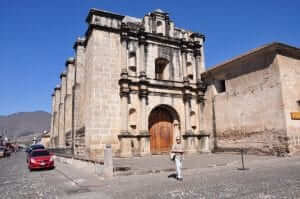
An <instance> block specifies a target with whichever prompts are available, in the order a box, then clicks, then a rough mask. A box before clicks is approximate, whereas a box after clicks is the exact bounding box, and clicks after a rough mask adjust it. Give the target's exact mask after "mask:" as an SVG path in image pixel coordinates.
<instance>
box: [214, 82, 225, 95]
mask: <svg viewBox="0 0 300 199" xmlns="http://www.w3.org/2000/svg"><path fill="white" fill-rule="evenodd" d="M215 87H216V90H217V92H218V93H223V92H225V91H226V84H225V80H215Z"/></svg>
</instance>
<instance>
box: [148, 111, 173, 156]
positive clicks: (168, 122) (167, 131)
mask: <svg viewBox="0 0 300 199" xmlns="http://www.w3.org/2000/svg"><path fill="white" fill-rule="evenodd" d="M172 122H173V120H172V117H171V116H170V114H169V113H168V111H167V110H164V109H157V110H155V111H154V112H153V113H151V115H150V118H149V126H150V129H149V130H150V135H151V138H150V147H151V152H152V153H154V154H155V153H163V152H168V151H170V149H171V147H172V144H173V143H172V141H173V125H172Z"/></svg>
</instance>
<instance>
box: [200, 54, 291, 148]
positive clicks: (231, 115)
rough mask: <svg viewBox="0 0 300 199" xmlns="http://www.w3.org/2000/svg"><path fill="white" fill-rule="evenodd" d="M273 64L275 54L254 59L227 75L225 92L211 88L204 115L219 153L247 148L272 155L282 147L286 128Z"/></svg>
mask: <svg viewBox="0 0 300 199" xmlns="http://www.w3.org/2000/svg"><path fill="white" fill-rule="evenodd" d="M273 60H274V55H273V54H266V55H264V56H250V57H249V58H248V59H247V61H243V62H239V63H235V64H236V66H235V65H232V66H231V67H230V70H227V71H226V73H227V79H226V80H225V91H224V92H219V93H218V84H217V83H218V82H217V81H215V82H214V84H213V85H211V86H209V88H208V94H207V97H206V98H207V99H208V100H207V101H206V108H205V109H206V110H205V111H204V112H205V113H204V115H205V117H207V119H206V127H209V128H208V131H211V133H212V135H213V137H214V140H213V143H212V145H213V146H214V147H215V149H221V150H222V149H224V150H225V149H239V148H240V147H247V148H250V149H253V150H254V151H256V152H262V153H270V154H272V153H276V150H277V148H278V147H280V146H281V144H282V143H281V138H283V137H285V136H286V124H285V119H284V118H285V115H284V107H283V101H282V93H281V83H280V76H279V68H278V66H277V64H276V63H275V62H273ZM213 93H215V94H213ZM209 118H212V120H211V121H209ZM210 125H211V126H210Z"/></svg>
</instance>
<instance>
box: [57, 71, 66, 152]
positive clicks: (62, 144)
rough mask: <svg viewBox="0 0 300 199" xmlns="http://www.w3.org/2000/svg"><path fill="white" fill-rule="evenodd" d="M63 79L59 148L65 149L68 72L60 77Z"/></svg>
mask: <svg viewBox="0 0 300 199" xmlns="http://www.w3.org/2000/svg"><path fill="white" fill-rule="evenodd" d="M60 79H61V95H60V104H59V112H60V113H59V114H60V116H59V120H60V122H59V135H58V137H59V147H60V148H63V147H65V103H64V101H65V96H66V90H67V83H66V72H63V73H62V74H61V75H60Z"/></svg>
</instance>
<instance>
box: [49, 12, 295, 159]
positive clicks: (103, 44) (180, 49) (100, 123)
mask: <svg viewBox="0 0 300 199" xmlns="http://www.w3.org/2000/svg"><path fill="white" fill-rule="evenodd" d="M86 22H87V23H88V30H87V31H86V33H85V37H83V38H78V39H77V41H76V42H75V44H74V46H73V48H74V50H75V56H74V58H69V59H68V60H67V61H66V70H65V71H64V72H63V73H62V74H61V76H60V79H61V81H60V84H59V85H58V86H56V88H55V89H54V93H53V95H52V120H51V132H50V135H51V146H52V148H69V149H72V150H73V153H74V155H75V156H79V157H85V158H87V159H99V158H101V157H102V156H103V151H104V146H105V145H106V144H111V146H112V148H113V152H114V155H115V156H120V157H130V156H143V155H149V154H162V153H168V152H169V151H170V148H171V146H172V144H173V143H174V140H175V138H176V137H177V136H180V137H182V139H183V142H184V146H185V152H186V153H207V152H211V151H213V150H235V149H239V148H240V147H248V148H249V149H253V150H254V151H255V150H256V151H260V152H263V153H274V151H276V150H277V151H278V150H279V151H282V150H283V151H284V152H289V150H290V151H291V146H293V149H295V150H296V149H297V147H296V146H297V145H298V144H300V140H299V138H300V136H299V137H298V134H299V133H298V132H296V131H298V123H299V122H298V123H297V121H292V122H291V121H288V114H289V112H288V111H298V109H299V108H298V107H294V109H293V110H292V108H291V110H286V109H285V108H283V107H282V103H284V102H285V101H286V100H288V101H289V100H290V98H289V97H286V98H284V97H281V96H283V95H282V93H283V91H282V88H283V87H280V86H278V85H284V84H281V83H280V82H281V81H282V79H280V78H279V76H280V74H281V73H279V71H282V70H281V69H280V70H279V68H281V66H279V64H278V63H279V60H282V59H284V58H285V57H288V58H291V60H290V59H287V60H284V61H282V62H280V63H281V64H280V65H286V64H287V63H286V62H285V61H292V62H293V64H294V65H293V66H295V67H294V68H293V70H298V68H297V66H299V62H298V61H299V49H296V48H292V47H287V46H285V45H282V44H272V45H271V47H270V46H267V47H265V48H262V49H258V50H257V52H259V53H257V52H256V51H255V52H256V53H249V54H246V55H243V56H241V57H242V58H241V57H238V58H237V59H236V60H231V61H229V62H226V63H224V64H221V65H219V66H217V67H216V68H212V69H210V70H205V59H204V41H205V37H204V35H203V34H201V33H197V32H191V31H187V30H184V29H181V28H178V27H176V26H175V24H174V22H173V21H172V20H171V19H170V17H169V15H168V13H166V12H164V11H162V10H159V9H158V10H155V11H153V12H151V13H149V14H146V15H145V16H144V17H143V18H134V17H130V16H123V15H119V14H115V13H111V12H107V11H101V10H96V9H92V10H90V12H89V14H88V17H87V19H86ZM274 45H275V47H274ZM278 49H288V50H284V52H286V51H288V52H289V53H281V51H280V52H279V51H278ZM282 51H283V50H282ZM266 52H270V53H269V54H268V53H266ZM270 55H272V56H270ZM279 55H282V56H283V57H284V58H281V57H279ZM272 58H273V59H272ZM240 60H242V61H240ZM253 60H254V61H253ZM274 60H275V61H274ZM252 61H253V62H252ZM275 65H276V66H275ZM269 66H270V67H269ZM273 66H274V67H273ZM284 67H285V66H282V68H284ZM299 67H300V66H299ZM273 68H276V69H273ZM286 73H288V71H287V72H286ZM257 74H262V75H261V76H260V75H257ZM296 74H297V73H295V74H293V75H294V76H293V78H292V79H293V81H294V82H297V83H295V84H296V85H297V84H299V83H300V82H299V81H298V80H297V75H296ZM268 75H269V76H268ZM282 76H283V77H284V78H285V76H284V75H282ZM251 78H253V81H252V80H251ZM255 78H258V79H255ZM272 78H275V79H276V78H277V79H276V81H275V80H274V81H273V79H272ZM246 80H247V81H246ZM265 82H267V83H266V84H264V83H265ZM268 82H272V83H270V85H268ZM274 82H276V83H277V84H274V85H273V83H274ZM298 82H299V83H298ZM264 85H266V88H265V87H264ZM296 85H295V86H296ZM289 86H290V84H286V88H288V87H289ZM293 88H294V87H293ZM293 88H291V89H286V91H285V94H287V95H290V96H293V100H294V101H295V103H296V101H297V100H299V99H300V96H299V95H298V93H295V92H294V91H293V92H292V90H293ZM295 88H296V87H295ZM264 89H265V90H266V92H265V90H264ZM273 91H274V92H273ZM251 93H253V96H251V95H250V94H251ZM279 93H281V95H280V94H279ZM292 93H293V94H292ZM266 94H269V95H266ZM266 96H268V97H266ZM257 99H259V100H261V101H256V100H257ZM279 99H280V100H279ZM265 100H268V101H269V102H272V103H271V104H270V105H269V104H263V103H262V101H265ZM246 102H247V103H249V106H247V108H245V107H246V106H245V104H244V103H246ZM271 105H274V106H271ZM293 106H294V104H293ZM270 107H272V108H274V111H273V112H272V111H271V108H270ZM291 107H292V105H291ZM272 110H273V109H272ZM255 111H257V112H255ZM261 111H263V112H264V111H266V113H264V114H261ZM277 113H278V116H279V115H280V114H281V116H280V117H276V119H274V114H277ZM279 113H280V114H279ZM241 118H243V122H241ZM262 118H265V119H264V120H262ZM261 121H264V123H263V124H261ZM271 121H272V122H271ZM288 123H289V124H288ZM287 124H288V125H287ZM276 125H277V126H276ZM277 127H278V128H277ZM287 129H289V130H287ZM289 132H290V133H289ZM297 133H298V134H297ZM269 135H273V140H272V141H270V140H268V137H269ZM291 137H293V138H291ZM291 143H293V145H291Z"/></svg>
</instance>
